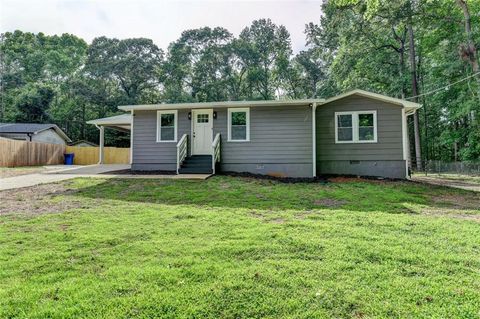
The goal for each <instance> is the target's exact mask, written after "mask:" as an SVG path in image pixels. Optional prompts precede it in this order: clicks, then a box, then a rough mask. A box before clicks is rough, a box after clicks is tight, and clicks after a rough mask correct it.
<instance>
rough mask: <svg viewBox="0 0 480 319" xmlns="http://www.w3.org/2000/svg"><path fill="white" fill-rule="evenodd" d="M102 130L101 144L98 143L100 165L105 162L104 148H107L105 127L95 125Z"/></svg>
mask: <svg viewBox="0 0 480 319" xmlns="http://www.w3.org/2000/svg"><path fill="white" fill-rule="evenodd" d="M95 126H96V127H97V128H98V129H99V130H100V142H99V143H98V145H99V148H98V152H99V153H98V164H103V160H104V152H103V151H104V150H103V147H104V146H105V127H104V126H103V125H101V126H98V125H95Z"/></svg>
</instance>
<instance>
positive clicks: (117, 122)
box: [87, 114, 132, 164]
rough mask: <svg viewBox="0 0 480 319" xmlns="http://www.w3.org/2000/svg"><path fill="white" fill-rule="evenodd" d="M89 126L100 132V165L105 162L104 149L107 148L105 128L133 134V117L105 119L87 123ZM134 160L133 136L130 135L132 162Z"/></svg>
mask: <svg viewBox="0 0 480 319" xmlns="http://www.w3.org/2000/svg"><path fill="white" fill-rule="evenodd" d="M87 124H93V125H95V126H96V127H97V128H98V129H99V130H100V139H99V143H98V145H99V148H98V149H99V156H98V158H99V161H98V163H99V164H103V162H104V159H105V157H104V147H105V128H106V127H108V128H112V129H114V130H117V131H121V132H131V128H132V115H131V114H122V115H116V116H110V117H104V118H101V119H96V120H91V121H87ZM131 160H132V134H130V161H131Z"/></svg>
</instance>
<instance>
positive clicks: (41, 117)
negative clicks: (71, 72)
mask: <svg viewBox="0 0 480 319" xmlns="http://www.w3.org/2000/svg"><path fill="white" fill-rule="evenodd" d="M54 95H55V93H54V91H53V89H52V88H51V87H48V86H45V85H40V84H37V83H34V84H27V85H25V87H24V88H23V90H22V91H21V92H20V94H19V95H18V96H17V97H16V99H15V106H16V108H17V118H16V121H17V122H25V123H29V122H30V123H43V122H48V121H49V116H48V113H47V111H48V108H49V107H50V103H51V102H52V100H53V97H54Z"/></svg>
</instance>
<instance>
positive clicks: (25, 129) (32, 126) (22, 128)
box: [0, 123, 71, 142]
mask: <svg viewBox="0 0 480 319" xmlns="http://www.w3.org/2000/svg"><path fill="white" fill-rule="evenodd" d="M49 129H53V130H55V132H57V134H58V135H60V136H61V137H62V138H63V139H65V140H66V141H68V142H71V140H70V139H69V138H68V136H67V135H66V134H65V133H64V132H63V131H62V130H61V129H60V128H59V127H58V126H57V125H55V124H38V123H0V133H23V134H36V133H39V132H42V131H45V130H49Z"/></svg>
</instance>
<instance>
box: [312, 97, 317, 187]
mask: <svg viewBox="0 0 480 319" xmlns="http://www.w3.org/2000/svg"><path fill="white" fill-rule="evenodd" d="M316 110H317V102H313V103H312V168H313V169H312V170H313V172H312V176H313V177H314V178H315V177H317V132H316V129H317V128H316Z"/></svg>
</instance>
